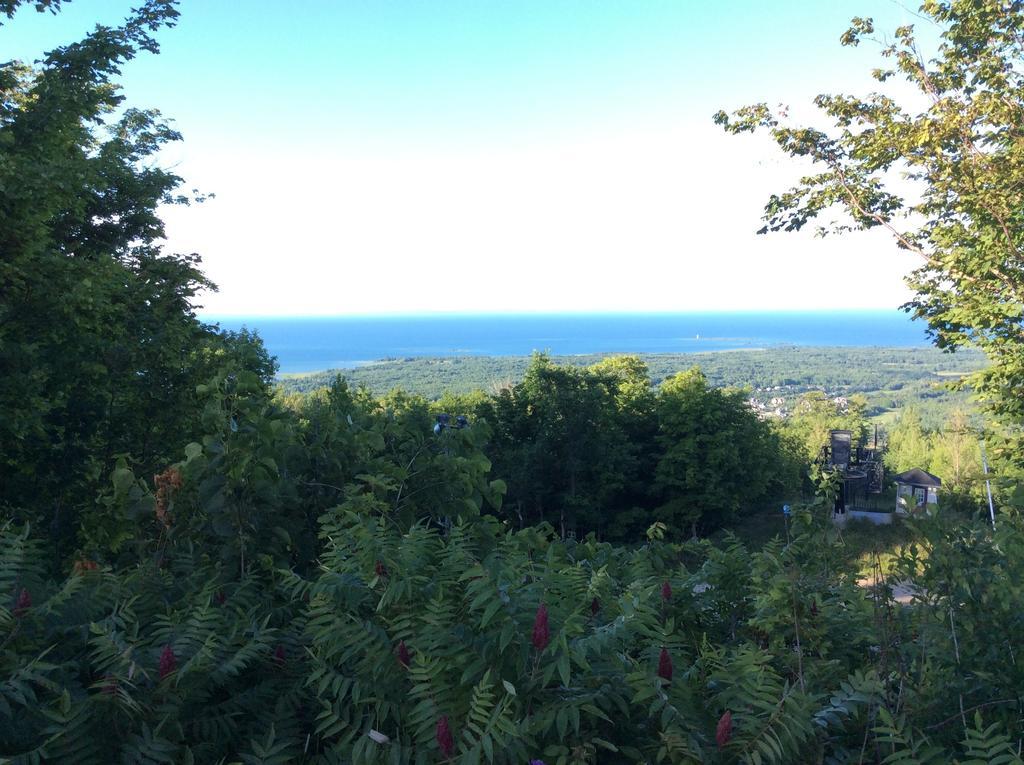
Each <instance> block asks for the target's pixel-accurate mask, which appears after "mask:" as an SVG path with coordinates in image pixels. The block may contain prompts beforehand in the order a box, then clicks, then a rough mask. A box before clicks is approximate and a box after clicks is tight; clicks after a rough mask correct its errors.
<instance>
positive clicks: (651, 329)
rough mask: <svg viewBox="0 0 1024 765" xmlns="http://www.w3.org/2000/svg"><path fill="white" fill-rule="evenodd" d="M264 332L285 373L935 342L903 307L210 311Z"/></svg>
mask: <svg viewBox="0 0 1024 765" xmlns="http://www.w3.org/2000/svg"><path fill="white" fill-rule="evenodd" d="M203 319H204V320H205V321H210V322H217V323H219V324H220V326H222V327H223V328H225V329H234V330H237V329H240V328H242V327H243V326H244V327H248V328H249V329H253V330H256V331H258V332H259V334H260V336H261V337H262V338H263V341H264V342H265V343H266V346H267V348H268V349H269V350H270V352H271V353H272V354H274V355H275V356H277V359H278V363H279V364H280V371H281V372H282V373H296V372H316V371H320V370H324V369H340V368H351V367H355V366H359V365H360V364H365V363H367V362H370V361H376V360H380V359H386V358H407V357H421V356H456V355H476V356H525V355H529V354H530V353H532V352H533V351H549V352H551V353H552V354H554V355H578V354H587V353H698V352H705V351H724V350H742V349H751V348H765V347H770V346H773V345H855V346H898V347H906V346H921V345H927V340H926V338H925V335H924V327H923V325H922V324H921V323H920V322H912V321H911V320H910V318H909V317H908V316H907V315H906V314H904V313H901V312H899V311H843V312H786V313H779V312H775V313H678V314H548V315H539V314H526V315H497V314H495V315H465V314H462V315H433V316H374V317H350V316H345V317H329V318H322V317H321V318H300V317H288V318H283V317H273V318H270V317H264V318H261V317H255V316H254V317H246V318H240V317H231V318H218V317H215V316H204V317H203Z"/></svg>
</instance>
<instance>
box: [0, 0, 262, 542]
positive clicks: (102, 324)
mask: <svg viewBox="0 0 1024 765" xmlns="http://www.w3.org/2000/svg"><path fill="white" fill-rule="evenodd" d="M16 5H17V3H8V4H7V5H6V6H4V7H2V8H0V11H2V12H4V13H6V14H8V15H11V14H12V13H13V11H14V9H15V7H16ZM47 5H49V6H50V7H51V10H56V8H57V7H58V5H59V3H50V4H47V3H40V4H39V6H40V8H45V7H47ZM176 18H177V11H176V9H175V7H174V2H173V0H149V2H147V3H145V4H144V5H143V6H142V7H141V8H139V9H138V10H136V11H134V12H133V14H132V15H131V16H130V17H129V18H128V19H127V20H126V21H125V23H124V24H123V25H122V26H120V27H114V28H110V27H97V28H96V29H95V30H94V31H93V32H92V33H91V34H89V35H88V36H87V37H86V38H85V39H84V40H82V41H81V42H77V43H73V44H70V45H66V46H62V47H59V48H56V49H55V50H53V51H51V52H50V53H48V54H46V56H45V57H44V58H43V59H42V60H41V62H40V63H39V64H38V65H37V66H27V65H24V64H21V63H19V62H13V63H8V64H5V65H3V66H0V253H2V258H0V412H3V416H2V417H0V474H2V475H3V479H2V481H0V507H2V508H5V509H8V510H13V511H14V512H15V513H16V514H17V515H19V516H20V517H23V518H25V519H28V520H32V521H35V522H36V523H45V524H48V525H49V526H50V527H51V528H52V529H53V530H54V532H55V538H58V539H65V540H66V539H67V538H69V535H71V534H72V533H73V532H74V528H75V522H76V521H75V518H76V515H77V511H78V509H79V507H80V506H81V505H82V504H83V503H86V504H87V503H88V502H90V501H91V499H92V496H94V495H95V491H96V488H97V486H98V482H99V479H100V477H101V476H102V475H104V474H105V473H106V471H107V470H108V469H109V468H110V467H111V466H112V458H113V457H114V455H117V454H123V453H131V455H132V457H133V458H134V459H135V460H137V461H138V462H139V464H140V466H141V468H142V469H143V470H144V471H146V472H150V474H151V472H152V471H154V470H155V469H156V468H157V467H158V466H159V464H160V462H161V460H162V459H165V458H166V457H167V456H168V455H171V454H175V453H176V451H177V450H178V449H180V447H181V446H183V445H184V443H185V442H186V441H187V440H188V433H189V431H190V430H191V429H192V427H193V426H194V425H195V424H196V423H197V419H198V412H199V410H200V406H199V405H198V402H197V400H196V398H195V395H196V394H195V387H196V384H197V382H200V381H202V380H203V379H204V378H206V377H209V376H211V375H212V374H213V371H214V370H215V369H216V368H217V366H219V365H220V364H221V363H223V362H228V361H241V360H243V358H244V362H243V365H247V366H251V368H253V369H254V371H257V373H258V374H260V375H261V376H262V377H263V379H264V380H266V379H267V378H268V377H269V375H271V374H272V373H273V364H272V362H271V361H270V360H269V358H268V357H267V356H266V354H265V352H263V351H262V348H261V347H260V346H259V344H258V343H256V342H254V338H253V337H252V336H250V335H248V334H247V333H243V334H240V335H235V336H232V337H230V338H228V339H227V340H226V341H224V340H223V339H222V338H220V337H219V336H218V335H217V333H216V332H214V331H213V330H212V329H211V328H209V327H206V326H204V325H203V324H201V323H200V322H199V321H198V320H197V318H196V316H195V313H194V308H195V299H196V295H197V294H198V292H199V291H200V290H202V289H211V288H212V287H213V285H212V284H210V282H209V281H208V280H207V279H206V278H205V277H204V276H203V275H202V273H201V272H200V271H199V268H198V265H199V259H198V257H197V256H195V255H178V254H171V253H167V252H164V250H163V248H162V244H161V240H162V239H163V236H164V227H163V222H162V221H161V219H160V217H159V215H158V207H159V206H160V205H161V204H167V203H171V204H173V203H186V202H188V201H189V198H188V197H187V196H185V195H183V194H182V193H181V192H180V187H181V184H182V180H181V179H180V178H179V177H178V176H177V175H175V174H174V173H171V172H168V171H166V170H164V169H162V168H161V167H160V166H159V164H158V163H157V161H156V159H157V156H158V153H159V151H160V149H161V148H162V147H163V146H165V145H166V144H167V143H168V142H173V141H177V140H179V138H180V135H179V134H178V133H177V132H176V131H175V130H173V129H172V128H171V127H170V126H169V125H168V124H167V123H166V122H165V121H164V120H162V118H161V117H160V115H159V113H158V112H156V111H143V110H139V109H133V108H125V105H124V100H123V96H122V95H121V93H120V92H119V89H118V87H117V85H116V83H115V78H116V77H117V75H118V74H119V73H120V68H121V66H122V65H123V64H124V63H125V62H127V61H129V60H131V59H133V58H134V57H135V56H137V55H138V54H139V53H141V52H143V51H148V52H156V51H157V50H158V46H157V42H156V40H155V37H154V34H155V33H156V32H157V31H158V30H159V29H161V28H163V27H167V26H172V25H173V24H174V22H175V19H176Z"/></svg>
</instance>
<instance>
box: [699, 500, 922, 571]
mask: <svg viewBox="0 0 1024 765" xmlns="http://www.w3.org/2000/svg"><path fill="white" fill-rule="evenodd" d="M728 531H731V532H732V533H734V534H735V535H736V536H738V537H739V538H740V539H741V540H743V542H744V543H745V544H746V545H747V547H748V548H749V549H751V550H757V549H760V548H761V547H763V546H764V544H765V543H766V542H768V541H769V540H771V539H772V538H774V537H776V536H778V537H780V538H781V539H785V538H786V523H785V518H784V516H783V515H782V512H781V510H775V511H766V512H761V513H756V514H754V515H750V516H747V517H746V518H743V519H742V520H740V521H738V522H737V523H736V524H735V525H733V526H732V527H730V528H729V529H727V530H726V529H722V530H720V531H717V532H715V533H714V534H712V535H711V540H712V541H713V542H720V541H721V540H722V539H723V538H724V537H725V535H726V533H727V532H728ZM839 538H840V540H841V542H842V544H843V546H844V547H845V549H846V550H847V552H848V555H847V559H848V560H850V561H854V562H856V564H857V567H858V569H859V571H860V573H861V574H862V575H863V576H871V575H872V574H873V573H874V571H875V556H877V557H878V566H879V567H880V568H881V573H882V574H885V575H888V574H890V573H892V569H893V565H894V563H895V561H896V558H897V556H898V555H899V551H900V549H901V548H902V547H903V546H904V545H906V544H908V543H909V542H910V538H911V532H910V529H908V528H907V527H906V526H904V525H903V523H901V522H900V520H899V519H896V520H895V522H894V523H893V524H892V525H890V526H875V525H874V524H872V523H870V522H868V521H863V520H859V519H857V520H850V521H848V522H847V524H846V526H845V527H844V528H842V529H841V530H840V531H839Z"/></svg>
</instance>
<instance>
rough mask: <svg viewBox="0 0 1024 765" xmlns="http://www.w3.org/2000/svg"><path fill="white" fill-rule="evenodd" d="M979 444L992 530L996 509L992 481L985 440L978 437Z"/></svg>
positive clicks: (994, 523) (993, 528)
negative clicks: (993, 500)
mask: <svg viewBox="0 0 1024 765" xmlns="http://www.w3.org/2000/svg"><path fill="white" fill-rule="evenodd" d="M978 443H979V444H980V445H981V469H982V472H984V473H985V491H986V492H987V493H988V515H989V517H990V518H991V519H992V530H993V531H995V530H996V509H995V506H994V505H993V504H992V482H991V481H990V480H989V478H988V460H987V459H985V441H984V439H978Z"/></svg>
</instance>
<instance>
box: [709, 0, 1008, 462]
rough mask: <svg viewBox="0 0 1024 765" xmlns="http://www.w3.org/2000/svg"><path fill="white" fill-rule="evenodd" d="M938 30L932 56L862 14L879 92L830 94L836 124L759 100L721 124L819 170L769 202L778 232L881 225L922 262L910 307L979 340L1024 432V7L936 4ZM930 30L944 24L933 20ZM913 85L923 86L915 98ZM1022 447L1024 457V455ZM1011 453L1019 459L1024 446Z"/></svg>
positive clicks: (906, 34)
mask: <svg viewBox="0 0 1024 765" xmlns="http://www.w3.org/2000/svg"><path fill="white" fill-rule="evenodd" d="M919 15H920V17H921V18H922V20H923V22H924V23H927V24H932V25H934V26H935V28H936V29H937V30H938V40H939V41H938V45H937V47H936V48H935V49H934V50H933V51H931V52H928V51H927V50H926V47H925V45H924V44H922V43H920V42H919V37H918V35H917V33H916V31H915V28H914V26H913V25H907V26H902V27H900V28H898V29H896V30H895V33H894V35H893V37H892V38H886V39H883V38H879V37H878V36H876V31H875V26H874V23H873V22H872V20H871V19H869V18H855V19H854V20H853V23H852V26H851V27H850V29H849V30H848V31H847V32H846V33H845V34H844V35H843V37H842V43H843V44H844V45H850V46H856V45H859V44H861V43H862V42H863V41H867V40H873V41H876V42H878V43H879V44H880V46H881V56H882V65H881V66H880V67H879V68H877V69H874V70H873V71H872V76H873V77H874V79H875V80H876V81H877V82H878V83H879V86H878V89H877V90H875V91H873V92H870V93H868V94H866V95H863V96H855V95H847V94H822V95H819V96H818V97H817V98H816V99H815V101H814V103H815V105H816V106H817V107H818V109H819V110H820V112H821V113H822V114H823V116H824V117H825V118H827V120H828V121H829V123H830V124H829V125H828V126H824V127H814V126H802V125H796V124H792V123H791V122H790V121H789V120H788V118H787V116H786V114H785V110H782V112H775V111H773V110H772V109H771V108H769V107H768V105H767V104H764V103H761V104H755V105H752V106H747V107H744V108H741V109H739V110H737V111H735V112H734V113H733V114H731V115H727V114H726V113H725V112H719V113H718V114H717V115H716V116H715V120H716V121H717V122H718V123H719V124H721V125H722V126H723V127H724V128H725V129H726V130H727V131H729V132H731V133H744V132H750V131H755V130H766V131H768V133H769V134H770V135H771V137H772V138H773V139H774V141H775V142H776V143H777V144H778V146H779V147H780V148H781V149H782V151H783V152H785V153H786V154H788V155H790V156H791V157H794V158H802V159H804V160H806V161H809V162H810V163H811V164H812V166H813V172H811V173H809V174H807V175H805V176H804V177H802V178H801V179H800V180H799V182H798V183H797V184H796V185H795V186H793V187H792V188H790V189H789V190H788V191H785V192H783V193H779V194H776V195H773V196H772V197H771V198H770V199H769V201H768V203H767V205H766V206H765V214H764V220H765V225H764V227H763V228H762V229H761V231H762V232H766V231H796V230H799V229H801V228H803V227H804V226H805V225H807V224H808V223H811V222H812V221H815V222H818V223H819V227H818V231H819V233H821V234H826V233H844V232H849V231H854V230H865V229H872V228H878V229H883V230H885V231H887V232H888V233H889V234H890V235H891V236H892V237H893V239H894V241H895V243H896V245H897V246H898V248H899V249H901V250H903V251H905V252H908V253H911V254H912V255H913V256H914V257H916V258H917V259H918V261H919V262H918V266H917V268H915V270H914V271H913V272H912V273H911V274H910V276H909V277H908V280H907V281H908V283H909V285H910V286H911V287H912V288H913V289H914V290H915V292H916V296H915V297H914V299H913V300H911V301H910V302H909V303H908V304H907V305H906V306H905V308H906V310H908V311H910V312H911V313H912V314H913V315H914V316H916V317H919V318H921V319H923V320H925V321H927V324H928V327H929V331H930V332H931V334H932V336H933V337H934V339H935V342H936V343H937V344H938V345H939V346H940V347H942V348H947V349H951V350H952V349H956V348H959V347H963V346H976V347H979V348H981V349H983V350H984V351H985V352H986V353H987V354H988V356H989V359H990V360H991V362H992V363H991V366H990V367H989V368H988V369H986V370H983V371H981V372H978V373H977V374H975V375H973V376H972V377H971V378H970V381H969V382H970V384H971V385H972V386H973V388H974V389H975V391H977V392H978V393H979V394H980V395H981V396H982V397H984V399H985V400H987V402H988V405H989V410H990V412H991V413H992V414H993V415H995V416H996V417H998V418H999V419H1000V420H1001V421H1002V422H1003V423H1005V424H1008V425H1009V426H1011V428H1012V429H1013V432H1014V433H1015V434H1017V435H1018V436H1019V432H1020V430H1019V429H1020V426H1021V424H1022V423H1024V397H1022V396H1021V395H1019V391H1020V390H1021V389H1022V388H1024V322H1022V320H1024V132H1022V131H1024V127H1022V125H1024V69H1022V68H1021V66H1020V61H1021V59H1022V57H1024V3H1021V2H1018V1H1017V0H951V1H949V2H942V1H940V0H926V2H924V3H923V4H922V6H921V9H920V13H919ZM929 29H931V28H929ZM895 80H902V81H903V82H904V83H905V84H906V85H905V86H904V90H903V91H900V90H899V89H895V88H893V89H891V91H889V92H887V91H886V87H887V86H886V83H889V82H890V81H895ZM906 86H909V87H910V88H911V90H912V95H907V94H906V91H905V88H906ZM1014 451H1016V453H1015V454H1014ZM1006 454H1007V455H1008V456H1013V458H1014V459H1016V460H1018V461H1019V459H1020V452H1019V450H1014V449H1009V450H1007V451H1006Z"/></svg>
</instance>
